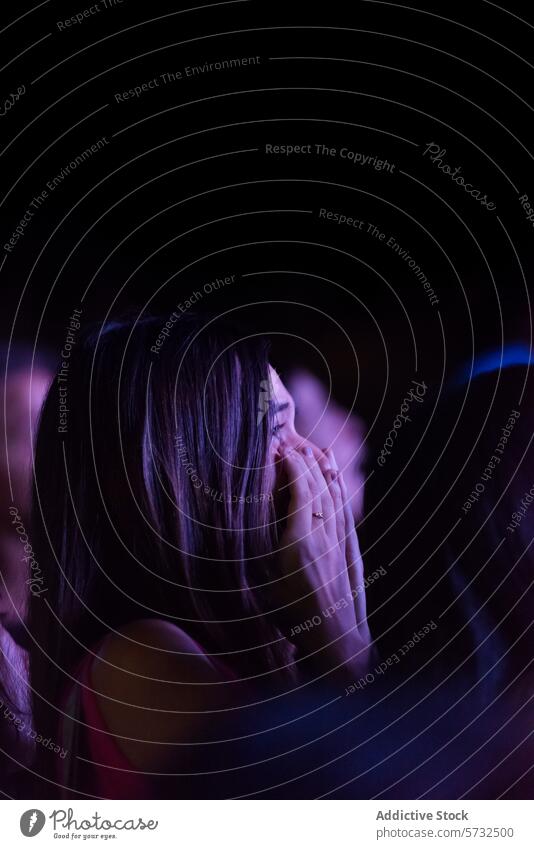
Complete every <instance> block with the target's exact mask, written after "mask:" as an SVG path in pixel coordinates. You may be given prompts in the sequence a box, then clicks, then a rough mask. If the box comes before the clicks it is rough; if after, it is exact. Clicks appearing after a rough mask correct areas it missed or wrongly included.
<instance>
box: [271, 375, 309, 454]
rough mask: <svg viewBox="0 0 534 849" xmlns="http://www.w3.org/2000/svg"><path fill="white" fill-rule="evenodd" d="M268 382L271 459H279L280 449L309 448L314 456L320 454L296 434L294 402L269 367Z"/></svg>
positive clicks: (277, 376) (278, 377) (307, 440)
mask: <svg viewBox="0 0 534 849" xmlns="http://www.w3.org/2000/svg"><path fill="white" fill-rule="evenodd" d="M269 382H270V387H271V393H272V398H270V399H269V400H270V401H271V403H272V408H273V410H272V411H273V434H272V440H271V459H272V460H273V461H276V459H277V458H278V457H279V452H280V447H283V448H284V449H286V450H288V449H291V448H297V447H300V448H303V447H304V446H310V448H311V449H312V451H313V453H314V455H316V456H317V455H320V454H322V451H321V449H320V448H318V447H317V445H315V443H314V442H312V441H311V440H310V439H306V437H304V436H302V434H301V433H299V432H298V430H297V427H296V424H295V402H294V400H293V396H292V395H291V393H290V392H289V391H288V389H287V388H286V387H285V386H284V384H283V382H282V380H281V378H280V375H279V374H278V373H277V372H276V370H275V369H274V368H273V367H272V366H269Z"/></svg>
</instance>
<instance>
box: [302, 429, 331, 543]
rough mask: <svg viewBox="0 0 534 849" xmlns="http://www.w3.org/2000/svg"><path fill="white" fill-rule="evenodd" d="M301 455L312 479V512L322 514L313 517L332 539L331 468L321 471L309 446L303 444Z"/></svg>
mask: <svg viewBox="0 0 534 849" xmlns="http://www.w3.org/2000/svg"><path fill="white" fill-rule="evenodd" d="M302 455H303V457H304V461H305V463H306V464H307V466H308V468H309V470H310V473H311V474H312V475H313V479H314V494H315V499H314V504H315V506H314V508H313V512H314V513H322V515H323V518H322V519H321V518H318V517H317V516H315V517H313V518H314V519H315V521H316V522H321V523H322V525H323V529H324V530H325V531H326V533H327V535H328V536H329V537H330V538H331V539H332V540H335V539H336V517H335V510H334V503H333V499H332V493H331V490H330V486H331V480H332V479H331V475H330V472H331V470H330V469H325V470H324V471H323V469H322V468H321V467H320V465H319V461H318V459H317V457H316V456H315V454H314V452H313V449H312V448H311V446H309V445H306V446H304V448H303V449H302Z"/></svg>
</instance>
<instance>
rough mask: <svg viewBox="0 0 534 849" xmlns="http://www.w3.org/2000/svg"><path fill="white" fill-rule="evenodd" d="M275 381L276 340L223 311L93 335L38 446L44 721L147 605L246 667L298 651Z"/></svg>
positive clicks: (38, 700) (37, 610) (37, 622)
mask: <svg viewBox="0 0 534 849" xmlns="http://www.w3.org/2000/svg"><path fill="white" fill-rule="evenodd" d="M169 324H170V322H169ZM162 330H163V334H162ZM61 376H63V377H64V378H65V379H64V380H62V381H60V379H59V378H60V377H61ZM265 380H268V346H267V344H266V342H265V340H264V339H263V338H261V337H255V336H246V335H245V334H243V333H242V332H241V331H240V330H239V329H238V328H234V327H233V326H231V325H229V324H228V323H225V322H223V321H221V320H220V319H218V318H213V319H210V320H208V319H206V318H204V319H200V318H195V317H190V316H188V315H183V316H181V317H180V318H179V319H177V320H176V321H175V323H174V324H173V325H172V327H170V328H169V327H168V325H166V319H165V318H163V319H161V318H154V317H150V318H142V319H140V320H134V319H124V320H121V321H114V322H111V323H109V324H107V325H105V326H104V327H103V328H101V329H100V330H98V331H92V332H91V333H88V334H86V335H85V336H83V335H82V336H80V338H79V340H77V343H76V345H75V348H74V350H73V351H72V356H70V358H69V359H68V361H66V365H65V364H63V372H61V371H60V372H59V377H58V379H57V380H56V381H55V383H54V384H53V385H52V388H51V390H50V392H49V394H48V397H47V399H46V402H45V405H44V409H43V412H42V417H41V422H40V428H39V433H38V439H37V446H36V457H35V476H34V492H33V531H32V537H33V544H34V549H35V550H36V551H38V552H39V562H40V567H41V571H42V574H43V578H44V582H43V585H42V586H43V592H42V594H41V595H40V597H34V598H33V600H32V609H31V617H30V632H31V636H32V651H31V655H32V656H31V680H32V687H33V689H34V698H35V717H36V725H37V728H38V729H40V730H43V732H46V733H52V731H53V728H54V722H55V720H54V710H53V708H52V705H53V704H56V701H57V698H58V694H59V693H60V692H61V691H62V689H64V687H65V685H67V684H68V683H69V680H70V679H69V675H72V673H73V669H74V667H75V665H76V662H77V661H78V660H79V659H80V658H81V657H82V656H83V655H84V653H85V652H86V650H87V649H90V648H91V647H92V646H94V644H95V642H97V641H98V639H99V638H100V637H102V636H103V635H104V634H106V633H107V632H109V631H110V630H113V629H117V628H119V627H120V626H121V625H123V624H125V623H127V622H130V621H132V620H135V619H139V618H147V617H148V618H154V617H156V618H165V619H168V620H170V621H172V622H174V623H175V624H177V625H178V626H180V627H182V628H184V630H186V631H187V632H188V633H189V634H190V635H191V636H192V637H193V638H195V639H196V640H197V641H198V642H199V643H200V644H201V646H202V647H203V648H204V649H205V650H206V651H207V652H208V653H214V654H217V655H220V656H221V660H222V661H223V662H224V664H226V666H230V667H232V668H233V669H234V671H237V672H238V674H240V675H244V676H251V677H254V676H260V677H261V676H262V674H263V675H264V676H267V677H268V676H269V674H270V673H271V672H273V671H276V670H278V669H283V668H285V666H286V665H287V662H288V659H289V646H288V644H287V642H286V640H285V639H284V638H283V637H282V635H281V633H280V632H279V630H278V629H277V627H276V624H275V623H274V622H273V621H272V620H271V618H270V616H269V614H268V612H267V611H266V604H265V598H264V596H263V588H264V587H265V586H266V585H267V584H268V581H269V579H270V576H271V568H272V565H271V554H272V552H273V550H274V549H275V547H276V539H277V530H276V522H275V513H274V506H273V501H272V495H271V492H272V482H271V480H270V474H271V472H270V470H269V468H268V464H267V458H268V448H269V443H270V439H271V433H272V416H271V411H270V405H267V407H266V409H265V411H264V413H265V414H262V415H258V397H259V393H260V391H261V387H264V386H265V382H264V381H265ZM60 387H66V391H65V389H63V392H62V395H61V398H60V396H59V395H58V390H59V388H60ZM60 400H61V402H62V409H60V407H59V402H60ZM65 408H66V409H65ZM60 412H61V413H62V417H60ZM56 718H57V716H56Z"/></svg>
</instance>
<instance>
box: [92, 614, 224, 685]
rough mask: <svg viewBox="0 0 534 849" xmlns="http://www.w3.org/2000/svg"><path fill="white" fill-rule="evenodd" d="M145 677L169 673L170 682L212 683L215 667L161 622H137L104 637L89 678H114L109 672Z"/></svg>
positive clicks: (185, 638) (182, 634)
mask: <svg viewBox="0 0 534 849" xmlns="http://www.w3.org/2000/svg"><path fill="white" fill-rule="evenodd" d="M113 670H115V671H123V672H130V673H131V674H132V675H135V674H138V675H143V674H145V673H146V674H147V675H149V676H150V677H154V678H156V679H157V678H158V675H159V673H161V674H169V675H170V677H171V680H180V675H181V674H182V673H183V676H184V681H187V680H189V679H188V676H189V675H191V676H192V680H191V683H193V682H194V681H195V680H196V679H197V678H198V679H199V680H204V679H209V680H216V679H217V672H216V669H215V665H214V664H213V662H212V661H211V660H210V658H209V657H208V656H207V655H206V654H205V653H204V652H203V650H202V648H201V646H199V644H198V643H197V642H195V640H193V639H192V637H190V636H189V634H187V633H186V632H185V631H184V630H183V629H182V628H179V627H177V626H176V625H174V624H173V623H172V622H167V621H165V620H164V619H139V620H137V621H135V622H131V623H129V624H128V625H125V626H123V627H122V628H120V629H119V630H118V631H116V632H113V633H110V634H108V636H107V637H106V639H105V640H104V641H103V644H102V647H101V650H100V652H99V654H98V658H97V659H96V661H95V664H94V667H93V677H95V676H97V677H98V676H100V677H101V678H106V677H108V676H110V677H112V678H113V677H115V672H114V671H113Z"/></svg>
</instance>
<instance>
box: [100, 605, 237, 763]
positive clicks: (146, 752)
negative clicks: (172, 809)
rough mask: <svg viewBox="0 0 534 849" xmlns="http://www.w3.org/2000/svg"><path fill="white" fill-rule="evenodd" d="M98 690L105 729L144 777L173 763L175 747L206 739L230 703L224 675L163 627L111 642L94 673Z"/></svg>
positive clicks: (141, 626) (150, 622) (156, 624)
mask: <svg viewBox="0 0 534 849" xmlns="http://www.w3.org/2000/svg"><path fill="white" fill-rule="evenodd" d="M91 684H92V686H93V688H94V692H95V696H96V698H97V700H98V703H99V707H100V710H101V712H102V715H103V718H104V720H105V723H106V726H107V727H108V729H109V730H110V731H111V732H112V733H113V734H114V735H115V736H116V737H117V743H118V745H119V747H120V748H121V749H122V750H123V752H124V753H125V754H126V755H127V757H128V758H129V760H130V761H131V762H132V763H133V764H134V765H136V766H138V767H139V768H143V769H158V768H162V767H164V766H168V765H169V761H171V762H173V761H174V757H175V754H176V750H175V749H173V748H172V745H173V743H174V744H176V743H184V742H188V741H189V740H193V739H196V738H198V739H201V738H202V729H203V726H205V725H206V723H210V722H211V721H212V718H213V713H212V711H214V710H215V711H216V710H217V709H219V708H220V707H223V706H224V704H225V702H226V695H227V694H226V687H225V684H224V680H223V678H222V677H221V673H220V672H219V670H218V669H217V667H216V665H215V664H214V663H213V662H212V661H211V660H210V659H209V658H208V657H207V656H206V655H205V654H204V653H203V652H202V649H201V647H200V646H199V645H198V643H196V642H195V641H194V640H193V639H192V638H191V637H190V636H189V635H188V634H187V633H186V632H185V631H183V630H182V629H181V628H178V627H177V626H176V625H174V624H173V623H171V622H166V621H164V620H160V619H146V620H138V621H136V622H132V623H130V624H128V625H127V626H124V627H123V628H121V629H120V630H119V631H118V632H114V633H112V634H109V635H108V637H107V638H106V639H105V640H104V641H103V643H102V646H101V649H100V651H99V654H98V657H97V658H96V659H95V662H94V663H93V665H92V673H91ZM165 743H167V744H169V745H168V746H165V745H162V744H165Z"/></svg>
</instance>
